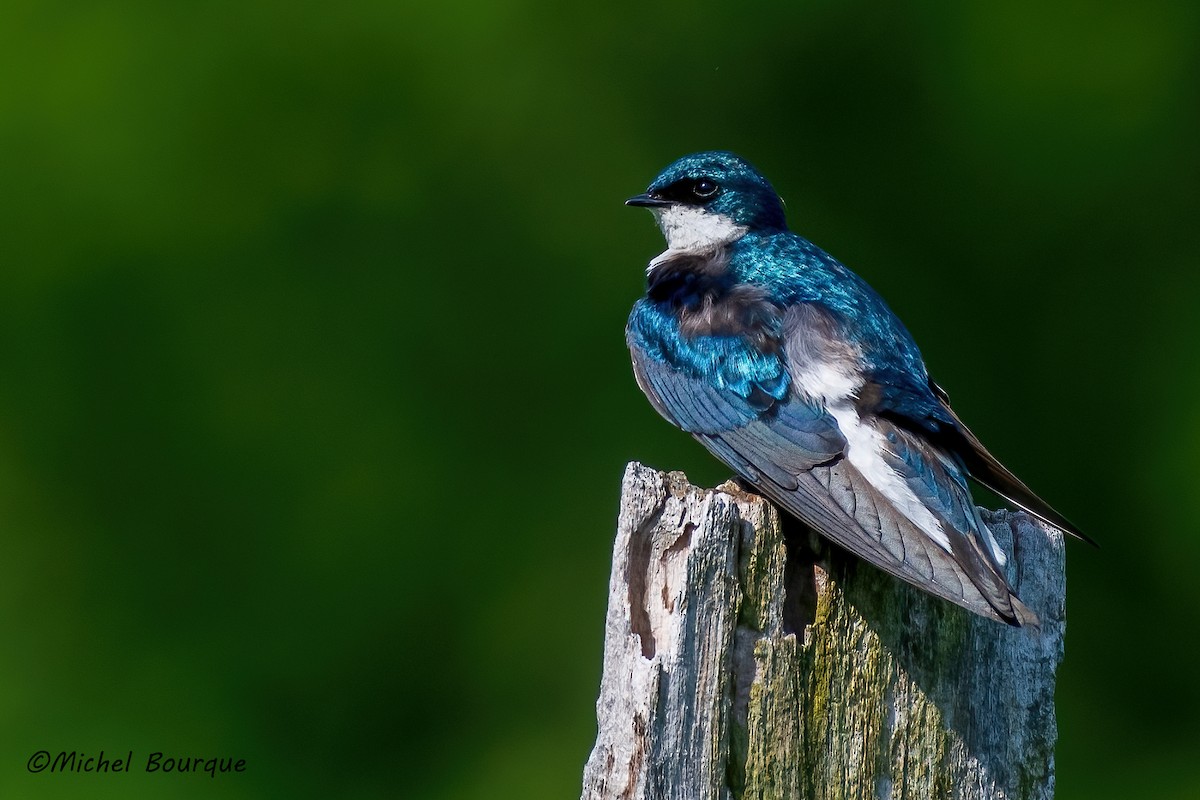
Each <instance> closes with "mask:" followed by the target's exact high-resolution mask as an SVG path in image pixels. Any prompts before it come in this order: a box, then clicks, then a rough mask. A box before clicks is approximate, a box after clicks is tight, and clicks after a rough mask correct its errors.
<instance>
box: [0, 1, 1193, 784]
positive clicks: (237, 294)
mask: <svg viewBox="0 0 1200 800" xmlns="http://www.w3.org/2000/svg"><path fill="white" fill-rule="evenodd" d="M4 17H5V21H4V24H3V25H0V65H2V66H3V69H2V71H0V187H3V191H2V192H0V243H2V245H0V247H2V250H0V252H2V253H3V269H2V270H0V282H2V284H0V376H2V379H0V530H2V534H0V543H2V545H3V547H2V557H0V625H2V626H3V627H2V628H0V629H2V630H3V631H4V633H5V640H6V641H5V646H4V648H3V655H2V656H0V685H2V686H3V687H4V688H3V690H0V721H2V722H3V724H2V725H0V754H3V758H2V759H0V795H3V796H5V797H10V796H11V797H31V798H32V797H69V798H75V797H84V796H86V797H128V796H140V795H146V796H150V795H153V796H157V797H180V798H184V797H209V796H212V795H213V794H215V793H217V792H218V791H219V792H220V794H221V795H222V796H229V797H247V798H249V797H268V796H279V797H282V796H287V797H296V798H304V797H314V798H316V797H322V798H324V797H362V798H368V797H372V798H373V797H412V798H429V799H430V800H443V799H445V800H450V799H451V798H454V799H457V798H464V800H465V799H467V798H500V797H504V798H507V797H514V798H518V797H519V798H522V799H523V800H537V798H561V797H564V796H567V797H569V796H572V795H573V793H574V792H576V791H577V789H578V782H579V775H580V770H581V767H582V763H583V760H584V758H585V757H586V754H587V751H588V749H589V747H590V744H591V739H592V735H593V724H594V717H593V708H592V704H593V702H594V698H595V693H596V689H597V686H598V680H599V669H600V644H601V633H602V624H603V603H604V598H605V589H606V581H607V569H608V564H609V548H610V546H611V541H612V533H613V527H614V523H615V512H616V500H617V489H618V484H619V478H620V474H621V469H622V466H623V464H624V463H625V462H626V461H627V460H629V459H634V458H636V459H639V460H642V461H645V462H647V463H650V464H653V465H655V466H660V467H666V468H676V469H685V470H687V471H688V473H689V474H690V475H691V476H692V477H693V479H695V480H697V481H700V482H707V483H712V482H716V481H720V480H722V479H723V478H724V477H726V473H725V471H724V470H723V469H722V468H721V467H720V466H719V465H717V464H716V463H715V462H713V461H712V460H711V459H710V458H709V457H708V456H707V455H706V454H705V453H704V452H703V451H702V450H701V449H700V448H699V447H698V446H696V445H695V444H693V443H692V442H690V440H688V438H687V437H686V436H683V435H682V434H679V433H677V432H675V431H674V430H672V429H671V428H670V427H669V426H667V425H666V423H664V422H662V421H660V420H659V419H658V418H657V417H656V416H655V415H654V413H653V411H652V410H651V409H650V407H649V405H648V404H647V403H646V402H645V400H644V399H643V398H642V397H641V396H640V395H639V393H638V391H637V389H636V387H635V386H634V383H633V380H632V376H631V374H630V370H629V367H628V361H627V355H626V353H625V349H624V344H623V335H622V332H623V325H624V318H625V315H626V313H627V310H628V307H629V305H630V304H631V303H632V302H633V300H634V299H635V297H636V296H637V295H638V294H639V293H640V291H641V283H642V267H643V265H644V264H645V262H646V261H647V260H648V259H649V258H650V257H651V256H652V255H654V254H655V253H656V252H658V250H659V249H660V248H661V241H660V239H659V237H658V235H657V233H656V232H655V231H654V230H653V227H652V225H651V224H650V221H649V219H648V218H647V215H645V213H644V212H635V211H631V210H627V209H624V208H622V206H621V200H622V199H623V198H625V197H627V196H629V195H631V194H634V193H636V192H637V191H639V190H640V189H641V188H643V187H644V185H645V184H646V183H647V182H648V181H649V180H650V178H651V177H652V176H653V175H654V173H655V172H656V171H657V170H658V169H659V168H660V167H661V166H663V165H664V164H665V163H666V162H667V161H669V160H671V159H673V158H674V157H676V156H678V155H681V154H683V153H684V152H688V151H692V150H697V149H707V148H713V147H720V148H727V149H732V150H736V151H738V152H740V153H742V154H743V155H745V156H747V157H748V158H750V159H751V160H752V161H754V162H755V163H757V164H758V165H759V166H760V167H761V168H762V169H763V170H764V171H765V172H766V173H767V174H768V175H769V176H770V177H771V179H772V180H773V182H774V183H775V185H776V187H777V188H778V189H779V190H780V191H781V193H782V194H783V195H784V197H785V199H786V200H787V202H788V209H789V216H790V219H791V221H792V224H793V226H794V227H795V228H796V229H798V230H800V231H801V232H803V233H805V234H806V235H807V236H809V237H810V238H812V239H813V240H814V241H816V242H818V243H819V244H821V245H822V246H824V247H825V248H826V249H828V250H830V251H831V252H833V253H834V254H835V255H837V256H838V257H839V258H841V259H842V260H843V261H845V262H846V263H848V264H849V265H851V266H852V267H854V268H855V269H857V270H858V271H859V272H860V273H862V274H863V275H864V276H865V277H867V279H868V280H869V281H871V282H872V283H873V284H874V285H875V286H876V288H878V289H879V290H880V291H881V292H882V293H883V294H884V296H885V297H887V298H888V299H889V301H890V302H891V303H892V305H893V307H895V308H896V310H897V311H898V312H899V313H900V315H901V316H902V317H903V318H904V319H905V320H906V322H907V323H908V324H909V327H910V328H911V329H912V330H913V332H914V334H915V335H916V336H917V338H918V341H920V342H921V344H922V347H923V348H924V351H925V354H926V357H927V360H928V362H929V364H930V368H931V371H932V372H933V374H934V375H935V376H936V377H937V379H938V380H939V382H940V383H942V384H943V385H944V386H945V387H946V388H947V389H948V390H949V392H950V393H951V395H952V396H953V398H954V400H955V405H956V408H958V409H959V411H960V413H961V414H962V415H963V416H964V417H965V418H966V419H967V420H968V421H969V422H970V423H971V424H972V425H973V426H974V427H975V428H976V431H977V432H978V433H979V434H980V435H981V437H982V438H983V439H984V440H985V441H986V442H988V443H989V444H990V445H991V447H992V448H993V450H994V451H995V452H996V453H997V454H998V455H999V456H1001V457H1002V458H1003V459H1004V460H1005V461H1006V462H1008V463H1009V464H1010V466H1012V467H1013V469H1014V470H1015V471H1016V472H1018V474H1020V475H1021V476H1022V477H1024V478H1025V480H1026V481H1027V482H1028V483H1030V485H1032V486H1033V487H1035V489H1037V490H1038V491H1039V492H1041V493H1042V494H1043V495H1044V496H1045V497H1046V498H1047V499H1049V500H1050V501H1051V502H1053V503H1055V504H1056V505H1057V506H1059V507H1060V508H1061V509H1062V510H1063V511H1064V512H1065V513H1067V514H1068V516H1070V517H1072V518H1073V519H1075V520H1076V521H1077V522H1078V523H1079V524H1080V525H1081V526H1083V527H1084V529H1085V530H1087V531H1089V532H1090V533H1091V534H1092V535H1093V536H1094V537H1095V538H1097V539H1099V540H1101V542H1102V543H1103V544H1104V549H1103V550H1100V551H1092V550H1089V549H1087V548H1085V547H1082V546H1079V547H1072V549H1071V551H1070V557H1069V559H1070V582H1069V583H1070V591H1069V599H1070V602H1069V607H1070V627H1069V632H1068V651H1067V660H1066V662H1065V663H1064V666H1063V669H1062V672H1061V680H1060V690H1059V694H1060V704H1059V711H1060V727H1061V737H1062V738H1061V745H1060V748H1059V784H1058V785H1059V797H1061V798H1063V800H1072V798H1083V797H1087V798H1107V797H1112V798H1123V797H1129V796H1136V797H1155V798H1185V797H1187V798H1190V797H1194V796H1195V791H1196V777H1195V768H1194V763H1193V762H1194V759H1195V753H1196V752H1197V750H1198V748H1200V735H1198V734H1197V732H1196V731H1197V725H1196V719H1197V714H1198V713H1200V683H1198V682H1197V681H1196V678H1195V674H1196V668H1195V661H1194V659H1193V654H1192V652H1191V648H1190V645H1189V644H1188V642H1189V641H1190V638H1191V634H1192V632H1193V631H1195V630H1196V627H1197V625H1198V624H1200V590H1198V589H1197V588H1196V582H1195V578H1194V575H1195V571H1196V564H1197V559H1198V558H1200V530H1198V528H1200V526H1198V525H1197V518H1196V512H1195V509H1194V508H1193V503H1192V498H1193V497H1194V485H1195V475H1196V474H1197V471H1198V467H1200V463H1198V458H1197V452H1198V450H1200V406H1197V404H1196V401H1195V397H1196V396H1197V390H1198V389H1200V386H1198V383H1200V378H1197V373H1196V370H1195V365H1196V358H1195V351H1196V346H1197V343H1198V342H1200V313H1197V309H1198V308H1200V275H1198V271H1197V267H1198V266H1200V260H1198V256H1200V243H1198V230H1200V228H1198V226H1197V212H1198V211H1200V203H1198V192H1197V187H1198V186H1200V169H1198V167H1200V148H1197V146H1196V142H1197V141H1200V124H1198V123H1200V119H1198V116H1200V102H1198V100H1200V98H1198V92H1197V89H1198V87H1200V64H1198V58H1200V46H1198V42H1200V7H1197V6H1193V5H1190V4H1185V3H1171V2H1149V3H1147V2H1137V3H1135V2H1122V3H1115V4H1090V3H1082V2H1065V3H1055V4H1044V3H1037V2H1031V1H1030V0H1024V1H1023V2H1017V3H1006V4H991V5H985V4H974V3H961V4H929V3H918V4H914V5H910V6H908V7H906V8H900V7H897V6H896V5H894V4H888V3H878V2H850V3H831V2H805V3H755V4H735V3H723V4H719V3H711V2H696V1H695V0H694V1H693V2H686V3H685V2H681V1H680V0H669V1H667V2H659V3H632V2H616V3H609V4H597V5H594V6H586V5H580V6H577V7H573V6H568V5H561V4H559V5H556V4H552V3H535V2H515V0H508V1H507V2H450V3H444V4H418V3H395V2H350V3H343V4H334V5H330V4H316V3H282V2H212V3H203V4H199V3H175V4H167V3H159V2H135V1H134V0H125V1H124V2H111V3H56V2H45V1H44V0H43V2H30V0H10V2H9V3H7V4H6V10H5V14H4ZM40 748H46V749H48V750H51V751H57V750H60V749H66V750H72V749H77V750H83V751H89V752H95V751H98V750H100V749H101V748H104V749H105V750H106V751H108V752H109V754H110V755H111V754H113V753H121V752H123V751H126V750H130V749H132V750H133V751H135V754H136V757H138V758H139V759H140V758H144V756H145V754H147V753H149V752H151V751H154V750H162V751H166V752H167V753H168V754H173V753H174V754H180V755H187V754H197V755H205V756H215V755H221V756H228V755H232V756H236V757H244V758H245V759H246V760H247V762H248V763H249V770H248V772H247V773H246V774H244V775H239V776H226V777H223V778H217V779H216V781H215V782H214V781H212V780H210V779H209V778H207V777H206V776H199V777H197V776H161V775H158V776H148V775H143V774H138V773H137V772H136V771H135V772H134V774H131V775H119V776H95V775H48V774H42V775H29V774H27V773H26V772H25V768H24V764H25V760H26V759H27V758H28V757H29V755H31V754H32V753H33V752H34V751H35V750H37V749H40Z"/></svg>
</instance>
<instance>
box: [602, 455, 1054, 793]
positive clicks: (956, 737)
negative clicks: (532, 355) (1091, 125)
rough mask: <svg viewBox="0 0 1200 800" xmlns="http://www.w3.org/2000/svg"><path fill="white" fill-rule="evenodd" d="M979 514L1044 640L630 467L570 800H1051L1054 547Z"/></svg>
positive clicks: (1030, 529) (753, 513) (750, 502)
mask: <svg viewBox="0 0 1200 800" xmlns="http://www.w3.org/2000/svg"><path fill="white" fill-rule="evenodd" d="M985 518H986V519H988V520H989V523H990V525H991V527H992V530H993V532H994V534H995V535H996V537H997V539H998V540H999V542H1000V544H1001V546H1002V547H1004V548H1005V550H1006V551H1008V552H1010V553H1012V554H1013V557H1012V558H1011V559H1010V560H1009V565H1008V570H1009V577H1010V579H1011V580H1012V582H1013V585H1014V586H1015V588H1016V589H1017V592H1018V593H1019V594H1020V596H1021V597H1022V599H1023V600H1024V601H1025V603H1026V604H1027V605H1029V606H1030V607H1031V608H1033V609H1034V611H1036V612H1037V613H1038V614H1039V615H1040V616H1041V619H1042V625H1041V627H1040V628H1029V627H1026V628H1011V627H1009V626H1006V625H1003V624H1000V623H996V622H992V621H990V620H986V619H983V618H980V617H976V616H974V615H971V614H969V613H968V612H966V611H964V610H963V609H960V608H958V607H956V606H954V605H951V604H950V603H947V602H944V601H941V600H938V599H937V598H934V597H930V596H929V595H926V594H924V593H922V592H920V591H918V590H916V589H914V588H912V587H910V586H908V585H906V584H904V583H902V582H900V581H898V580H896V579H894V578H892V577H890V576H888V575H886V574H884V573H882V572H879V571H878V570H876V569H874V568H872V567H870V566H868V565H865V564H862V563H860V562H859V561H858V560H856V559H855V558H853V557H852V556H849V555H846V554H845V553H842V552H841V551H838V550H834V549H832V548H830V547H828V546H827V545H823V544H821V543H820V542H819V540H817V539H816V538H815V537H814V536H813V535H812V534H811V533H809V532H807V531H806V530H804V529H803V528H801V527H800V526H799V525H795V526H793V525H792V524H791V523H790V522H789V523H788V535H787V536H786V537H785V535H784V526H783V525H782V524H781V520H780V517H779V515H778V512H776V510H775V509H774V507H773V506H771V505H770V504H769V503H767V502H766V501H764V500H762V499H761V498H758V497H757V496H754V495H749V494H745V493H743V492H741V491H740V490H739V489H738V488H737V487H736V486H734V485H733V484H725V485H724V486H721V487H719V488H718V489H715V490H707V491H706V490H701V489H698V488H696V487H694V486H691V485H689V484H688V482H687V479H686V477H685V476H683V475H682V474H681V473H661V472H657V471H655V470H651V469H648V468H646V467H643V466H641V465H640V464H630V465H629V467H628V468H627V470H626V473H625V478H624V482H623V486H622V499H621V513H620V519H619V523H618V530H617V541H616V544H615V546H614V550H613V570H612V576H611V579H610V582H609V607H608V615H607V620H606V625H605V647H604V672H603V678H602V681H601V689H600V698H599V700H598V701H597V719H598V723H599V726H598V727H599V731H598V735H597V739H596V745H595V748H594V749H593V751H592V754H591V757H590V758H589V760H588V763H587V766H586V768H585V771H584V780H583V794H582V797H583V798H584V800H610V799H611V800H616V799H617V798H621V799H622V800H642V799H644V800H651V799H652V798H653V800H672V799H674V798H680V799H681V800H682V799H683V798H687V799H688V800H707V799H708V798H714V799H715V798H722V799H729V800H732V798H755V800H758V799H759V798H789V799H790V798H819V799H821V800H824V799H825V798H828V799H829V800H834V799H835V798H839V799H840V798H876V799H879V800H888V799H894V800H900V799H901V798H905V799H907V798H912V799H913V800H916V799H917V798H920V800H928V799H929V798H961V799H962V800H983V799H984V798H987V799H988V800H998V799H999V798H1014V799H1015V798H1029V799H1030V800H1048V798H1051V797H1052V796H1053V793H1054V741H1055V738H1056V735H1057V729H1056V725H1055V716H1054V675H1055V670H1056V669H1057V666H1058V663H1059V661H1060V660H1061V658H1062V652H1063V650H1062V642H1063V627H1064V624H1063V599H1064V586H1065V584H1064V556H1063V550H1064V547H1063V540H1062V535H1061V534H1060V533H1059V532H1058V531H1056V530H1054V529H1052V528H1049V527H1047V526H1043V525H1041V524H1040V523H1038V522H1037V521H1036V520H1034V519H1032V518H1030V517H1029V516H1027V515H1025V514H1023V513H1008V512H1001V513H998V514H993V515H990V516H988V517H985ZM793 528H794V529H793ZM1014 541H1015V544H1014Z"/></svg>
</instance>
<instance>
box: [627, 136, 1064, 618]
mask: <svg viewBox="0 0 1200 800" xmlns="http://www.w3.org/2000/svg"><path fill="white" fill-rule="evenodd" d="M628 202H629V204H630V205H636V206H645V207H648V208H649V209H650V210H651V211H653V212H654V213H655V216H656V218H657V221H658V223H659V226H660V227H661V228H662V230H663V233H664V235H665V236H666V238H667V244H668V249H667V250H666V251H665V252H664V253H662V254H661V255H660V256H658V257H657V258H655V259H654V260H653V261H651V263H650V268H649V270H648V272H647V293H646V297H644V298H642V299H641V300H639V301H638V302H637V304H635V306H634V308H633V313H632V314H631V316H630V319H629V326H628V329H627V339H628V342H629V347H630V350H631V351H632V354H633V361H634V371H635V374H636V376H637V379H638V384H639V385H640V386H641V388H642V389H643V391H644V392H645V393H646V395H647V397H648V398H649V399H650V401H651V403H652V404H653V405H654V407H655V408H656V409H657V410H658V411H659V413H661V414H662V415H663V416H664V417H666V418H667V419H668V420H669V421H671V422H672V423H674V424H675V425H677V426H678V427H680V428H682V429H683V430H685V431H688V432H689V433H691V434H692V435H693V436H695V437H696V438H697V439H698V440H699V441H700V442H701V443H702V444H703V445H704V446H705V447H707V448H708V449H709V450H710V451H712V452H713V453H714V454H715V455H716V456H717V457H718V458H721V459H722V460H723V461H725V462H726V463H727V464H728V465H729V466H731V467H732V468H733V469H734V470H736V471H737V473H738V474H739V475H740V476H741V477H742V478H743V479H745V480H747V481H749V482H750V483H751V484H753V485H754V486H756V487H757V488H758V489H759V490H760V491H762V492H763V493H764V494H765V495H767V496H768V497H770V498H771V499H772V500H774V501H775V502H777V503H779V504H780V505H782V506H783V507H784V508H785V509H787V510H788V511H790V512H791V513H793V514H794V515H796V516H797V517H799V518H800V519H801V520H803V521H805V522H806V523H808V524H809V525H811V526H813V527H814V528H815V529H817V531H818V532H820V533H822V534H824V535H825V536H826V537H827V538H829V539H831V540H833V541H835V542H837V543H838V544H840V545H842V546H844V547H846V548H848V549H850V550H851V551H853V552H855V553H857V554H858V555H860V556H862V557H863V558H865V559H867V560H868V561H871V562H872V563H874V564H875V565H876V566H879V567H881V568H882V569H884V570H886V571H888V572H891V573H892V574H894V575H897V576H898V577H901V578H903V579H905V580H907V581H909V582H911V583H913V584H915V585H917V586H919V587H921V588H923V589H925V590H926V591H929V592H932V593H934V594H937V595H939V596H941V597H945V598H947V599H949V600H951V601H953V602H955V603H958V604H959V605H962V606H964V607H966V608H968V609H970V610H972V611H975V612H976V613H979V614H982V615H985V616H989V617H992V618H994V619H999V620H1003V621H1006V622H1009V623H1012V624H1018V625H1019V624H1023V623H1027V622H1033V621H1036V618H1037V617H1036V615H1035V614H1034V613H1033V612H1031V611H1030V610H1029V609H1027V608H1025V606H1024V605H1022V604H1021V602H1020V600H1019V599H1017V597H1016V596H1015V595H1014V594H1013V592H1012V590H1011V588H1010V587H1009V586H1008V583H1007V581H1006V580H1005V578H1004V574H1003V570H1002V567H1003V564H1004V562H1005V554H1004V553H1003V552H1001V551H1000V549H999V547H998V546H997V545H996V543H995V541H994V540H993V539H992V536H991V533H990V532H989V531H988V530H987V527H986V526H985V525H984V524H983V522H982V520H981V519H980V516H979V513H978V510H977V509H976V508H975V506H974V503H973V502H972V500H971V495H970V491H969V488H968V485H967V478H968V476H970V477H973V478H975V479H976V480H978V481H979V482H981V483H983V484H985V485H987V486H989V487H991V488H992V489H994V490H995V491H997V492H998V493H1000V494H1001V495H1003V496H1005V497H1007V498H1008V499H1009V500H1011V501H1012V502H1014V503H1016V504H1017V505H1019V506H1021V507H1022V508H1025V509H1027V510H1029V511H1031V512H1032V513H1034V514H1036V515H1038V516H1040V517H1042V518H1043V519H1045V520H1047V521H1048V522H1050V523H1052V524H1054V525H1056V526H1058V527H1060V528H1062V529H1064V530H1066V531H1068V532H1071V533H1073V534H1076V535H1081V534H1079V532H1078V531H1077V530H1075V529H1074V528H1073V526H1071V525H1070V524H1069V523H1068V522H1066V520H1065V519H1063V518H1062V517H1061V516H1060V515H1059V514H1057V512H1055V511H1054V510H1053V509H1051V508H1050V507H1049V506H1048V505H1046V504H1045V503H1044V502H1042V501H1041V500H1040V499H1038V498H1037V497H1036V495H1034V494H1033V493H1032V492H1031V491H1030V490H1029V489H1028V488H1027V487H1026V486H1025V485H1024V484H1023V483H1021V482H1020V481H1019V480H1018V479H1017V478H1016V477H1014V476H1013V475H1012V473H1010V472H1009V471H1008V470H1006V469H1005V468H1004V467H1003V466H1001V465H1000V463H999V462H998V461H996V460H995V459H994V458H993V457H992V456H991V455H990V454H989V453H988V452H987V450H986V449H984V448H983V446H982V445H981V444H980V443H979V441H978V440H977V439H976V438H975V436H974V435H973V434H971V432H970V431H969V430H968V429H967V428H966V427H965V426H964V425H963V424H962V422H961V421H960V420H959V419H958V417H957V416H956V415H955V413H954V412H953V411H952V410H951V409H950V406H949V403H948V401H947V400H946V396H945V394H944V393H943V392H942V391H941V390H940V389H939V388H938V387H937V386H936V385H935V384H934V383H933V382H932V381H931V380H930V379H929V375H928V373H927V372H926V369H925V364H924V361H923V360H922V358H921V353H920V351H919V350H918V348H917V345H916V343H915V342H914V341H913V339H912V336H911V335H910V334H909V332H908V330H907V329H906V328H905V327H904V325H903V324H902V323H901V322H900V320H899V319H897V317H896V316H895V314H893V313H892V311H891V309H890V308H888V306H887V304H886V303H885V302H884V301H883V299H882V298H880V297H879V295H878V294H876V293H875V292H874V290H872V289H871V288H870V287H869V286H868V285H867V284H866V282H864V281H863V280H862V279H861V278H859V277H858V276H857V275H855V274H854V273H853V272H851V271H850V270H848V269H847V268H846V267H844V266H843V265H842V264H840V263H839V262H838V261H836V260H835V259H834V258H832V257H831V256H830V255H828V254H827V253H825V252H824V251H823V250H821V249H820V248H818V247H816V246H815V245H813V244H812V243H811V242H808V241H807V240H805V239H803V238H802V237H800V236H798V235H796V234H794V233H791V232H790V231H788V230H787V227H786V223H785V219H784V213H783V206H782V203H781V201H780V200H779V197H778V196H777V195H776V193H775V191H774V189H773V188H772V187H771V185H770V184H769V183H768V182H767V180H766V179H765V178H764V177H762V175H760V174H759V173H758V172H757V170H755V169H754V168H753V167H751V166H750V165H749V164H748V163H747V162H745V161H744V160H742V159H741V158H739V157H737V156H735V155H733V154H731V153H723V152H711V153H698V154H695V155H691V156H685V157H684V158H682V159H680V160H678V161H676V162H675V163H673V164H671V165H670V166H668V167H667V168H666V169H665V170H664V171H663V172H662V174H660V175H659V177H658V178H656V179H655V180H654V182H653V183H651V185H650V187H649V188H648V189H647V191H646V193H645V194H642V195H638V196H637V197H634V198H631V199H630V200H629V201H628Z"/></svg>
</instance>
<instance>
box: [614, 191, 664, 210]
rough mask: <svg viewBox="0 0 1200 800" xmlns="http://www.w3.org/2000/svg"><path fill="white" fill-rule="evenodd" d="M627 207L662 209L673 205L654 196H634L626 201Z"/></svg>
mask: <svg viewBox="0 0 1200 800" xmlns="http://www.w3.org/2000/svg"><path fill="white" fill-rule="evenodd" d="M625 205H627V206H638V207H640V208H662V207H664V206H669V205H671V201H670V200H663V199H662V198H661V197H655V196H654V195H653V194H650V193H646V194H639V195H634V196H633V197H631V198H629V199H628V200H626V201H625Z"/></svg>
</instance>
